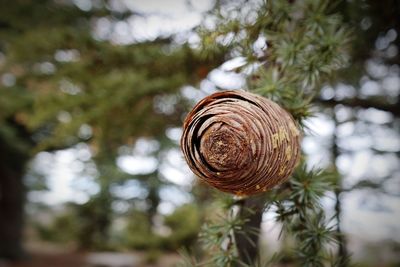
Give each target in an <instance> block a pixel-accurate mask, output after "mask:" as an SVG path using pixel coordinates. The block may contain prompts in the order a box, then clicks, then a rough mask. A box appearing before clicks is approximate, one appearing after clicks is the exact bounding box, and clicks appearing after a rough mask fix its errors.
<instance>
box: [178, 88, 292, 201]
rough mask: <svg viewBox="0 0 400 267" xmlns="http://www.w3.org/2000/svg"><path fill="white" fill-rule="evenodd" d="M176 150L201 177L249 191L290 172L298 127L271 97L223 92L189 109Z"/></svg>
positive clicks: (223, 188) (218, 185) (244, 192)
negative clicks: (181, 152) (178, 149)
mask: <svg viewBox="0 0 400 267" xmlns="http://www.w3.org/2000/svg"><path fill="white" fill-rule="evenodd" d="M181 149H182V151H183V154H184V157H185V159H186V161H187V163H188V165H189V167H190V169H191V170H192V171H193V172H194V173H195V174H196V175H197V176H198V177H199V178H200V179H201V180H203V181H205V182H206V183H208V184H209V185H211V186H213V187H215V188H217V189H219V190H221V191H224V192H228V193H233V194H236V195H252V194H257V193H260V192H263V191H267V190H268V189H270V188H272V187H273V186H275V185H277V184H280V183H282V182H283V181H285V180H286V179H287V178H288V177H289V175H290V174H291V173H292V171H293V169H294V168H295V165H296V164H297V162H298V159H299V157H300V132H299V130H298V129H297V127H296V126H295V122H294V120H293V118H292V117H291V115H290V114H289V113H288V112H287V111H285V110H284V109H283V108H281V107H280V106H279V105H278V104H276V103H274V102H272V101H271V100H268V99H266V98H264V97H261V96H258V95H256V94H253V93H249V92H245V91H223V92H218V93H214V94H212V95H210V96H208V97H206V98H204V99H203V100H201V101H200V102H199V103H197V105H196V106H195V107H194V108H193V110H192V111H191V112H190V113H189V114H188V116H187V117H186V119H185V122H184V125H183V135H182V138H181Z"/></svg>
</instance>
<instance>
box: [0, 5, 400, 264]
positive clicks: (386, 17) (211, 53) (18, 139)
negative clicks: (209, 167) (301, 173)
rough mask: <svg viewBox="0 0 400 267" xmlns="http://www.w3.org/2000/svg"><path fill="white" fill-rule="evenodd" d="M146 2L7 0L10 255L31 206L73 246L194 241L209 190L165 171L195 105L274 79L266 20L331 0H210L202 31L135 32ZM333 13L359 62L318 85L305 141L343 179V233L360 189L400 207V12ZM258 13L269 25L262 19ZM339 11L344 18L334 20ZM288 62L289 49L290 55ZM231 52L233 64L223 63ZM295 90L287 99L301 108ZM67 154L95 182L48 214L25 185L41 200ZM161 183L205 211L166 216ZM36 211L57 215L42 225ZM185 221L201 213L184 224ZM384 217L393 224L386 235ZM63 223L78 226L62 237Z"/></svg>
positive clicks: (370, 8) (2, 169) (47, 233)
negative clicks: (265, 7)
mask: <svg viewBox="0 0 400 267" xmlns="http://www.w3.org/2000/svg"><path fill="white" fill-rule="evenodd" d="M139 2H143V1H135V0H132V1H83V0H82V1H68V0H65V1H50V0H41V1H24V0H16V1H6V0H0V78H1V79H0V81H1V82H0V241H1V242H0V257H5V258H20V257H22V256H23V250H22V246H21V244H22V243H21V242H22V230H23V225H24V224H23V221H24V216H23V213H24V207H26V209H27V213H28V214H29V215H30V216H29V218H28V219H29V220H28V221H27V224H28V226H31V225H36V229H37V230H38V231H37V232H38V233H39V234H40V235H41V236H42V238H44V239H47V240H51V241H54V242H62V243H65V242H72V243H77V245H78V246H79V247H81V248H83V249H90V250H120V249H126V248H129V249H145V250H154V249H170V250H175V249H176V248H177V247H180V246H188V247H189V246H190V245H191V244H193V243H192V242H193V241H195V238H194V237H195V236H196V235H197V232H198V231H199V225H200V224H201V222H202V220H203V219H202V218H203V216H204V215H203V213H204V212H207V209H206V208H205V207H206V206H207V205H208V204H209V203H210V201H211V199H212V198H211V196H210V193H209V190H207V189H204V188H202V187H200V186H199V187H196V189H195V190H194V192H193V190H191V186H182V185H179V184H176V183H174V182H171V179H170V177H167V176H168V175H167V174H166V173H167V171H166V170H168V168H170V167H171V166H174V164H175V162H174V161H178V160H177V159H179V160H180V158H179V156H177V153H178V152H177V150H176V147H177V141H178V140H179V127H180V125H181V121H182V119H183V116H184V114H185V113H186V112H187V111H188V110H189V109H190V106H191V105H193V103H194V102H195V101H196V100H198V99H199V97H201V96H205V95H206V94H208V93H211V92H212V91H215V90H223V89H232V88H233V89H237V88H239V87H247V88H251V89H252V88H257V86H258V87H259V86H260V84H263V85H265V86H267V85H268V82H270V81H272V79H271V77H269V76H268V75H269V74H271V75H272V73H269V74H268V73H265V72H260V71H259V70H260V69H262V68H260V66H265V62H267V63H268V58H264V57H265V52H268V48H267V49H266V47H268V40H265V39H263V38H259V37H260V33H262V32H264V31H265V33H266V35H267V34H268V33H270V32H269V30H272V29H270V28H269V27H270V26H271V25H269V24H268V23H262V22H268V21H269V20H272V21H273V22H274V23H275V24H279V22H280V21H281V20H285V19H289V20H290V18H288V17H287V16H288V14H287V11H288V10H289V9H290V6H291V5H292V4H293V3H292V2H297V4H298V3H299V2H300V3H302V2H309V3H319V2H320V1H277V2H278V4H277V5H278V6H279V8H280V12H279V13H278V12H277V13H272V14H263V13H261V11H262V9H261V11H260V10H257V9H256V8H255V7H257V5H258V4H260V3H261V2H262V1H259V2H260V3H257V1H233V2H232V3H231V2H228V1H216V2H215V3H214V2H212V1H211V2H210V4H208V6H207V7H206V8H203V9H201V8H200V9H201V10H202V11H207V10H209V11H210V13H206V14H204V16H205V19H204V22H203V27H200V28H199V29H198V30H197V34H196V33H194V32H193V31H192V30H191V29H187V30H186V31H185V32H184V33H181V32H179V33H178V34H161V35H160V36H158V37H151V38H140V37H138V36H137V35H136V36H135V34H132V33H131V31H130V27H132V28H140V27H141V26H140V23H139V22H138V20H137V19H141V18H143V17H145V16H146V14H142V13H141V11H140V8H137V6H136V5H135V4H138V3H139ZM157 2H158V1H155V4H156V5H158V4H160V3H157ZM185 3H186V4H187V6H188V10H193V9H195V7H196V3H194V1H186V2H185ZM220 5H222V7H223V8H222V9H221V12H222V17H220V18H219V19H221V18H223V19H224V20H225V21H223V22H224V23H223V24H222V26H223V27H222V28H220V30H221V31H223V32H222V33H223V34H226V37H227V38H226V39H224V38H221V37H219V34H221V32H218V31H215V32H211V33H210V32H208V33H209V34H208V35H204V33H205V32H207V31H204V29H207V27H208V26H210V25H211V26H210V27H209V28H208V29H211V28H213V27H214V26H215V24H216V23H217V21H218V17H217V18H216V17H215V16H214V15H211V14H215V11H216V10H218V7H219V6H220ZM171 6H174V4H171ZM237 6H240V7H241V8H242V13H241V12H237ZM328 10H329V12H328V13H329V14H339V15H340V17H341V18H342V23H343V24H347V25H348V26H349V28H351V29H352V31H351V35H350V36H349V37H350V39H351V42H350V45H351V55H350V59H349V60H350V61H349V62H351V63H349V64H348V65H347V67H346V68H345V69H343V70H340V71H339V72H336V73H335V75H334V76H333V77H330V78H329V80H327V79H325V78H324V79H325V80H324V81H325V82H324V83H320V82H321V81H322V80H321V81H320V80H316V81H314V82H316V84H315V88H317V90H318V91H319V93H318V94H316V95H315V101H314V103H313V106H314V108H312V111H313V112H315V114H316V116H317V118H319V119H320V120H323V121H324V123H323V124H321V128H325V129H327V130H326V131H325V132H326V133H327V134H325V135H321V136H317V137H315V136H314V137H305V138H304V151H305V154H306V155H307V156H308V161H309V164H310V165H314V164H318V165H321V166H322V167H326V168H328V169H329V168H330V169H331V170H332V171H333V172H334V173H336V175H335V177H337V178H338V179H336V180H335V183H336V187H335V188H336V189H335V190H333V192H329V191H330V190H332V189H330V190H328V192H327V194H328V196H331V197H332V195H330V193H333V196H334V198H335V202H336V203H335V206H334V209H333V210H331V211H330V209H329V207H325V206H324V208H325V209H326V210H327V213H328V214H330V213H329V212H331V213H332V215H334V216H335V218H336V222H337V225H338V227H337V228H336V231H338V232H339V233H342V232H343V231H342V230H343V229H354V226H352V225H349V224H347V225H343V224H344V223H345V222H343V218H345V217H346V216H349V213H350V212H353V213H355V210H357V207H353V208H352V209H351V208H350V207H347V208H346V204H344V203H348V205H349V203H351V199H352V196H357V195H358V196H359V199H360V200H359V202H360V204H359V206H361V207H364V208H365V209H367V210H370V211H371V210H373V211H375V212H379V213H378V214H379V216H381V218H382V221H383V220H384V218H387V219H386V220H390V218H392V220H393V218H395V217H394V215H392V217H390V216H386V215H385V214H386V213H384V211H385V210H389V212H388V213H390V212H392V214H393V213H394V214H398V212H399V210H398V209H396V203H397V204H398V203H399V200H398V199H399V198H398V197H399V193H400V192H399V186H398V184H399V180H400V179H399V173H400V172H399V166H400V164H399V151H400V144H399V140H400V138H399V136H398V133H399V119H398V118H399V114H400V106H399V90H400V89H399V87H400V78H399V76H400V69H399V53H398V49H399V42H400V41H399V40H400V38H399V37H398V34H399V30H400V28H399V17H400V6H399V3H398V1H395V0H384V1H379V2H376V1H372V0H371V1H369V0H353V1H338V2H335V4H333V3H332V4H330V5H329V9H328ZM253 11H254V12H253ZM257 11H258V12H259V13H257ZM252 12H253V13H252ZM243 14H247V15H248V14H250V15H248V16H245V17H241V16H243ZM300 15H301V14H299V16H300ZM319 15H321V14H318V12H315V16H312V17H310V18H309V19H310V21H309V22H305V23H309V26H310V27H311V26H312V25H318V20H319V19H321V18H320V17H318V16H319ZM256 18H258V19H259V20H258V21H259V22H260V23H259V24H252V21H254V20H256ZM263 18H264V19H263ZM332 19H333V21H332V24H335V23H337V21H335V19H336V17H335V16H333V18H332ZM311 20H315V21H317V22H315V21H314V24H313V23H312V22H311ZM137 25H139V26H137ZM207 25H208V26H207ZM306 26H307V25H306ZM273 30H276V29H273ZM243 31H247V32H250V33H254V35H253V36H250V38H247V39H246V40H244V42H242V41H243V40H241V42H237V40H240V38H238V39H235V38H233V39H232V36H238V37H240V36H241V34H242V32H243ZM121 32H122V33H121ZM278 32H279V29H278ZM221 35H222V34H221ZM202 36H203V37H204V38H203V42H202V44H203V49H202V50H201V49H199V48H200V43H201V42H200V41H199V40H200V39H201V37H202ZM261 37H263V36H262V34H261ZM264 37H265V36H264ZM274 41H275V42H276V41H278V42H279V43H280V45H279V46H277V47H274V53H276V54H279V53H281V52H284V51H286V52H287V51H288V50H283V49H281V50H279V48H282V47H284V45H285V44H286V45H288V46H290V44H291V43H290V42H286V41H287V40H284V39H278V40H274ZM293 49H296V48H293ZM291 56H293V55H291V54H290V53H289V54H287V57H286V58H285V62H290V58H291ZM336 56H338V55H336ZM339 56H340V55H339ZM228 60H229V61H228ZM235 60H236V63H234V62H235ZM226 61H228V65H229V64H231V65H234V67H232V68H229V67H226V66H227V63H226ZM229 62H230V63H229ZM232 62H233V63H232ZM237 62H239V63H237ZM223 63H225V64H224V65H223ZM221 65H222V66H221ZM223 75H225V77H224V79H225V82H221V80H223V78H221V76H223ZM232 77H233V78H235V79H236V81H237V80H238V77H239V80H240V79H241V80H244V79H246V78H247V79H248V81H249V82H248V84H245V83H244V82H241V81H239V82H237V83H236V85H233V86H232V83H229V82H226V80H232V79H233V78H232ZM310 79H314V77H312V76H310ZM233 80H234V79H233ZM188 85H192V86H196V87H199V89H197V88H195V87H190V86H188ZM265 88H266V87H265ZM298 89H300V88H298ZM295 92H297V91H295ZM261 93H263V92H261ZM264 94H265V95H268V96H271V94H268V92H266V91H264ZM275 96H276V95H275ZM297 96H298V95H296V94H291V95H290V96H289V97H287V99H285V98H284V97H283V98H280V99H279V97H278V99H277V100H278V101H283V102H282V103H283V105H284V106H285V103H286V104H287V101H289V103H290V104H291V105H292V107H293V105H294V104H295V103H293V102H294V100H296V99H297ZM285 101H286V102H285ZM286 106H287V105H286ZM307 107H309V106H308V105H307ZM291 111H292V112H293V111H297V112H298V113H297V114H298V116H299V117H301V116H303V115H304V111H307V110H303V109H302V106H297V107H296V109H293V110H291ZM305 124H306V126H307V121H306V123H305ZM318 130H322V131H323V129H318ZM177 136H178V137H177ZM315 144H317V148H315V146H316V145H315ZM65 150H69V151H70V152H71V153H74V154H75V155H77V156H76V158H77V160H76V161H77V162H79V164H77V166H78V167H77V174H76V176H78V178H76V180H79V181H82V183H84V182H85V183H91V184H92V189H90V190H89V191H91V193H90V194H88V196H89V199H86V200H85V201H82V200H80V199H79V196H80V195H79V194H78V193H77V194H76V196H75V199H74V200H75V202H76V203H73V204H71V205H69V206H68V207H67V208H63V209H62V211H55V210H54V209H53V208H51V209H50V211H49V210H48V207H46V205H40V203H37V202H35V201H32V197H31V198H28V203H26V191H27V190H28V191H29V190H30V191H31V192H33V193H36V195H40V194H44V193H43V192H44V191H43V190H46V189H48V188H49V186H50V185H49V183H48V181H47V178H46V177H47V176H48V174H49V172H50V171H51V170H52V169H55V165H54V164H55V162H53V161H54V160H55V158H54V157H53V156H51V155H57V153H58V152H56V151H65ZM132 156H139V157H141V158H144V159H149V158H151V159H153V161H152V162H153V163H152V164H150V165H152V167H151V168H150V170H149V171H129V170H128V171H127V168H121V166H126V165H129V164H133V165H137V166H140V165H145V163H144V162H145V161H142V162H132V161H129V160H127V161H126V162H128V163H125V164H121V163H123V162H124V159H129V158H130V157H132ZM38 159H41V162H42V163H41V166H42V167H41V168H40V169H39V170H37V166H36V165H37V163H36V162H37V161H38ZM43 162H45V164H43ZM39 165H40V164H39ZM172 176H173V175H172ZM177 176H179V175H177ZM189 180H190V179H189ZM88 181H91V182H88ZM93 188H94V189H93ZM38 192H39V193H38ZM40 192H42V193H40ZM165 192H169V194H172V195H174V197H176V198H178V196H182V195H183V196H185V197H186V199H189V201H188V202H195V203H196V205H194V206H193V205H192V204H188V205H186V206H182V207H181V208H178V209H176V210H175V212H173V213H171V214H170V215H168V216H164V215H162V214H161V213H160V209H161V208H160V207H162V202H163V198H164V195H165V194H166V193H165ZM171 192H172V193H171ZM372 192H373V194H372ZM322 201H323V200H322ZM39 202H40V201H39ZM353 202H354V201H353ZM32 214H33V215H34V216H32ZM39 214H40V215H43V214H47V215H48V214H50V217H51V218H53V219H51V222H47V221H45V222H42V221H40V220H39V221H37V217H39V216H38V215H39ZM264 216H266V215H264ZM360 216H361V217H362V216H364V217H365V216H366V215H365V214H360ZM45 217H46V216H45ZM181 218H190V220H185V223H184V224H181V222H182V219H181ZM192 220H193V221H192ZM365 220H366V221H368V220H369V219H368V217H366V219H365ZM379 222H380V221H379ZM386 222H387V221H386ZM121 225H122V226H121ZM380 225H382V228H384V229H379V231H378V230H376V227H378V226H380ZM387 225H388V224H385V223H382V224H379V223H378V224H376V225H374V226H371V227H372V229H374V231H375V230H376V231H378V232H380V233H383V232H385V231H386V232H387V231H394V232H392V233H391V237H392V239H393V240H392V242H393V244H394V245H393V246H394V247H396V244H398V243H397V242H398V240H400V237H399V235H400V234H399V232H398V229H397V230H396V229H395V230H389V229H390V226H387ZM60 227H62V228H63V229H70V230H65V231H66V232H65V233H60V231H58V229H60ZM119 227H120V228H121V227H122V229H124V230H123V231H122V233H121V231H119V230H118V229H119ZM115 231H116V232H118V233H115ZM371 231H372V230H371ZM396 231H397V232H396ZM389 236H390V234H389ZM339 237H341V238H340V239H339V254H340V255H342V256H347V255H348V254H349V252H348V251H347V249H349V248H350V250H352V251H353V253H356V252H354V246H352V244H351V243H350V244H348V243H347V242H346V238H345V237H346V231H344V232H343V234H341V235H339ZM397 247H398V245H397ZM375 255H379V253H378V254H375ZM382 255H383V254H382ZM382 257H383V256H382ZM379 260H386V259H385V258H383V259H382V258H379V257H376V258H373V259H370V261H371V262H372V264H374V263H373V262H374V261H379ZM398 260H399V259H397V261H398Z"/></svg>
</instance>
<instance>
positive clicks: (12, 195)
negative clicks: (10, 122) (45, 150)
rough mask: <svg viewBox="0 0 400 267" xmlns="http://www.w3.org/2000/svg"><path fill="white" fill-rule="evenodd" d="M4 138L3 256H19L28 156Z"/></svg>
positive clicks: (0, 169) (0, 183)
mask: <svg viewBox="0 0 400 267" xmlns="http://www.w3.org/2000/svg"><path fill="white" fill-rule="evenodd" d="M2 141H3V140H1V138H0V258H6V259H11V260H17V259H21V258H22V257H23V256H24V252H23V249H22V245H21V241H22V229H23V214H24V212H23V209H24V202H25V189H24V185H23V181H22V177H23V172H24V165H25V162H26V160H25V159H24V158H23V157H21V156H20V155H18V153H15V151H12V150H11V149H10V147H8V145H6V144H5V143H4V142H2ZM13 152H14V153H13Z"/></svg>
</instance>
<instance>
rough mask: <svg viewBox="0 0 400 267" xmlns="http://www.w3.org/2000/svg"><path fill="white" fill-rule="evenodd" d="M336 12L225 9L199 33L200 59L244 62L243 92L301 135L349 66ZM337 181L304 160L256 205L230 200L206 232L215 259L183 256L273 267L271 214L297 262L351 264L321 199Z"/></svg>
mask: <svg viewBox="0 0 400 267" xmlns="http://www.w3.org/2000/svg"><path fill="white" fill-rule="evenodd" d="M334 8H335V5H334V3H333V2H332V3H330V2H329V1H320V0H304V1H263V2H262V3H260V2H247V1H246V4H244V3H242V2H239V3H236V4H226V5H221V6H220V9H218V10H217V12H216V13H215V14H214V19H215V22H216V23H215V25H212V26H204V27H202V28H201V29H200V30H199V34H200V36H201V37H202V38H201V45H202V51H203V54H204V56H206V57H212V56H213V54H217V53H218V52H219V51H220V49H221V47H225V48H226V47H227V48H228V52H227V54H228V55H229V58H238V57H239V58H241V59H242V62H243V64H242V65H240V66H239V67H237V68H236V69H235V71H236V72H238V73H242V74H244V75H246V77H247V88H245V89H247V90H250V91H252V92H255V93H257V94H260V95H262V96H265V97H267V98H269V99H271V100H273V101H275V102H277V103H279V104H280V105H281V106H282V107H284V108H285V109H286V110H287V111H289V112H290V113H291V114H292V116H293V117H294V118H295V120H296V122H297V123H298V125H299V126H300V127H301V128H303V129H304V122H305V120H306V119H307V118H309V117H311V116H312V102H313V99H314V97H315V96H316V95H318V93H319V89H320V88H321V86H322V85H323V84H324V83H327V82H329V78H330V77H332V75H334V73H335V71H337V70H338V69H340V68H341V67H344V66H346V65H347V64H348V56H347V45H348V42H349V36H350V31H349V29H348V28H347V27H346V26H345V25H344V24H343V22H342V18H341V16H340V15H338V14H335V13H334V12H333V10H334ZM333 180H334V179H333V178H332V175H330V174H329V173H327V172H326V171H323V170H318V169H313V168H312V167H311V166H307V164H306V163H305V161H304V160H303V161H302V162H301V163H300V164H299V166H298V167H297V169H296V170H295V172H294V173H293V175H292V177H291V178H290V179H289V182H287V183H285V184H283V185H282V186H280V187H279V188H275V189H274V190H272V191H269V192H266V193H264V194H262V195H261V196H258V197H257V199H255V198H253V199H252V198H248V199H238V200H228V202H226V203H225V205H223V207H224V208H222V210H225V213H223V214H224V215H221V216H222V217H221V218H219V219H217V220H215V221H213V222H209V223H207V224H205V226H204V227H203V233H202V235H201V237H202V239H203V241H204V244H205V245H206V248H208V250H207V251H208V252H207V253H208V254H209V255H210V256H209V259H210V260H209V261H206V262H201V260H200V261H199V262H200V263H199V262H196V261H195V260H193V258H191V257H186V259H187V260H186V262H185V264H186V266H200V265H202V264H205V265H207V264H208V265H210V266H270V264H272V262H273V261H274V260H277V259H280V258H281V257H283V256H282V255H280V254H277V255H276V257H272V259H263V258H262V257H261V256H262V255H263V253H262V252H261V253H257V252H258V249H259V248H258V243H257V241H258V234H259V229H260V222H261V218H262V214H263V212H264V211H266V210H269V211H274V213H275V214H276V217H275V219H276V221H277V222H280V223H282V233H281V238H290V239H292V240H293V246H292V254H291V255H292V256H291V257H292V261H293V263H294V264H296V265H299V266H325V265H326V264H327V263H330V264H331V266H344V265H346V264H347V261H346V259H342V258H341V256H340V255H339V256H335V255H336V253H335V249H334V248H335V246H331V245H332V244H335V243H336V242H337V241H338V235H337V232H336V227H335V225H334V222H333V221H331V220H330V219H329V218H326V216H325V214H324V210H323V209H322V207H321V204H320V200H321V198H322V197H323V196H324V194H325V193H326V192H327V191H332V190H334V183H333ZM260 203H261V204H260ZM254 221H256V223H255V224H254ZM210 248H212V249H210ZM255 252H256V253H255Z"/></svg>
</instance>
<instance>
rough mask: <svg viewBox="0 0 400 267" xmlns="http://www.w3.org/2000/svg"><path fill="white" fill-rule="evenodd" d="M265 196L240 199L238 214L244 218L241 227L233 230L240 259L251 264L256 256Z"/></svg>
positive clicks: (255, 260) (255, 259) (254, 261)
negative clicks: (238, 229)
mask: <svg viewBox="0 0 400 267" xmlns="http://www.w3.org/2000/svg"><path fill="white" fill-rule="evenodd" d="M264 201H265V198H262V197H249V198H246V199H243V200H240V202H239V204H240V211H239V214H238V216H239V217H240V218H242V219H243V220H245V222H244V225H243V228H242V229H241V230H240V231H237V232H235V241H236V247H237V251H238V253H239V258H240V260H241V261H242V262H243V263H245V264H247V265H251V266H253V265H254V264H255V263H256V262H257V258H258V249H259V248H258V243H259V242H258V241H259V236H260V227H261V220H262V214H263V211H264Z"/></svg>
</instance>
